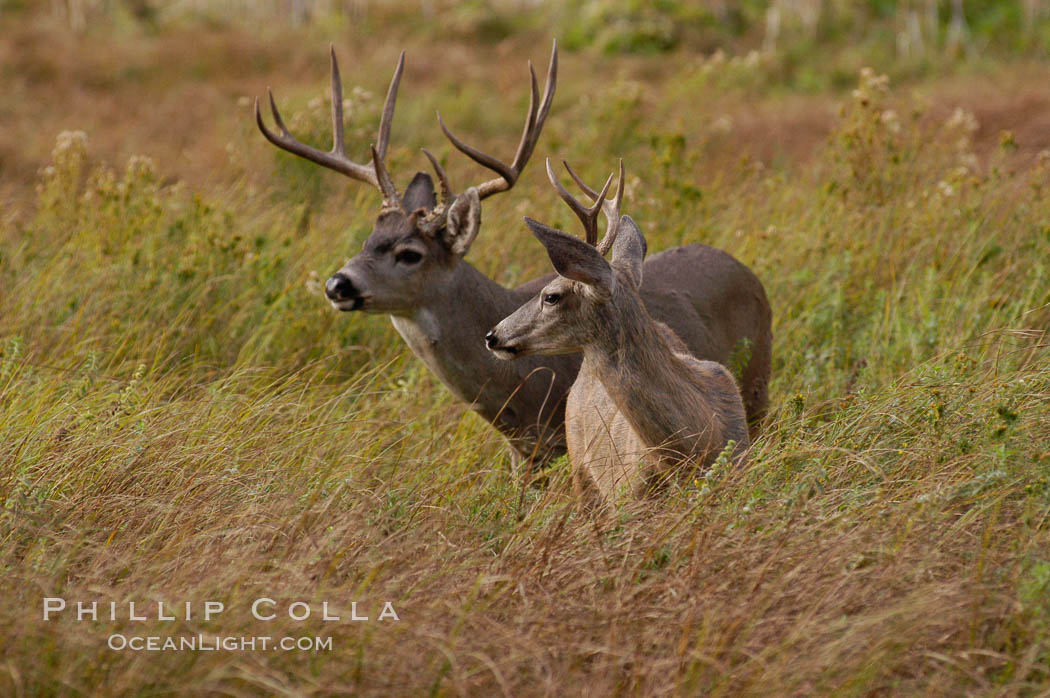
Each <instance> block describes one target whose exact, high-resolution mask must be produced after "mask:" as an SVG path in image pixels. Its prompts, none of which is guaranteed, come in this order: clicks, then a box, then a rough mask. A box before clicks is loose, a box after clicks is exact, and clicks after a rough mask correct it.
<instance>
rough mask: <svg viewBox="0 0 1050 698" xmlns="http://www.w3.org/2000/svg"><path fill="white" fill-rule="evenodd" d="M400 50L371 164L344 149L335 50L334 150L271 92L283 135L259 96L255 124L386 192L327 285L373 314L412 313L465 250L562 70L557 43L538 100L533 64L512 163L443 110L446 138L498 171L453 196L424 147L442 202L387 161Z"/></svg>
mask: <svg viewBox="0 0 1050 698" xmlns="http://www.w3.org/2000/svg"><path fill="white" fill-rule="evenodd" d="M404 63H405V55H404V53H402V54H401V57H400V59H399V60H398V64H397V68H396V70H395V71H394V77H393V79H392V80H391V82H390V89H389V90H388V91H387V97H386V103H385V105H384V108H383V115H382V118H381V120H380V124H379V132H378V138H377V143H376V144H375V145H373V146H372V148H371V162H369V163H368V164H367V165H366V164H358V163H356V162H353V161H351V160H350V159H349V158H348V157H347V155H346V145H345V143H344V141H343V100H342V83H341V80H340V77H339V65H338V63H337V61H336V57H335V50H334V49H332V130H333V144H332V149H331V151H328V152H325V151H322V150H319V149H317V148H313V147H310V146H307V145H304V144H302V143H300V142H299V141H297V140H295V139H294V138H293V137H292V135H291V134H290V133H289V131H288V129H287V128H286V127H285V125H284V122H283V121H282V120H281V116H280V114H279V113H278V111H277V106H276V104H275V102H274V99H273V94H272V93H270V109H271V111H272V113H273V120H274V122H275V123H276V125H277V128H278V129H279V131H280V133H274V132H272V131H271V130H270V129H269V128H267V126H266V124H265V123H264V122H263V118H262V114H261V112H260V110H259V102H258V100H256V103H255V117H256V122H257V123H258V125H259V128H260V130H262V132H263V135H264V136H266V138H267V139H268V140H269V141H270V142H271V143H273V144H274V145H276V146H277V147H279V148H281V149H283V150H286V151H288V152H290V153H294V154H295V155H298V156H300V157H303V158H306V159H307V160H310V161H311V162H315V163H317V164H318V165H321V166H323V167H327V168H329V169H332V170H335V171H336V172H340V173H342V174H344V175H346V176H347V177H350V178H351V179H356V180H359V181H362V182H366V183H368V184H371V185H372V186H374V187H376V188H378V189H379V191H380V193H381V194H382V196H383V207H382V209H381V210H380V212H379V215H378V216H377V218H376V222H375V226H374V227H373V229H372V233H371V235H369V237H368V239H367V240H366V241H365V244H364V247H363V248H362V250H361V252H359V253H358V254H357V255H356V256H355V257H353V258H352V259H351V260H349V261H348V262H347V263H346V264H345V265H344V266H343V267H342V268H341V269H340V270H339V271H337V272H336V273H334V274H333V275H332V276H331V277H330V278H329V279H328V281H327V282H326V284H325V295H326V296H327V298H328V300H329V301H330V302H331V303H332V305H333V306H335V307H336V308H338V309H339V310H345V311H350V310H362V311H365V312H371V313H388V314H391V315H410V314H411V313H412V312H413V311H414V310H415V309H416V308H417V307H418V306H419V305H420V304H421V303H422V302H423V300H425V299H426V297H427V296H428V295H429V294H432V293H433V292H434V289H436V288H439V287H440V286H441V283H442V279H443V278H444V277H445V276H446V275H448V274H450V273H451V272H452V270H453V269H454V268H455V265H456V264H457V263H458V262H459V260H461V259H462V258H463V256H464V255H466V253H467V251H468V250H469V249H470V245H471V243H473V242H474V238H475V237H476V236H477V234H478V229H479V228H480V227H481V201H482V200H483V199H485V198H487V197H489V196H492V195H493V194H498V193H500V192H504V191H507V190H509V189H510V188H511V187H513V186H514V183H515V182H516V181H517V179H518V177H519V176H520V174H521V171H522V170H523V169H524V167H525V165H526V163H527V162H528V160H529V157H530V156H531V155H532V151H533V150H534V149H535V147H536V142H537V141H538V140H539V136H540V132H541V131H542V129H543V124H544V122H545V121H546V119H547V114H548V112H549V111H550V107H551V102H552V101H553V99H554V89H555V85H556V82H557V73H558V46H557V42H555V43H554V46H553V48H552V50H551V59H550V66H549V68H548V70H547V85H546V88H545V90H544V94H543V98H542V99H541V98H540V94H539V88H538V85H537V82H536V73H535V71H534V70H533V68H532V63H531V62H530V63H529V74H530V77H531V87H532V91H531V94H530V101H529V110H528V115H527V117H526V120H525V128H524V130H523V132H522V136H521V140H520V142H519V143H518V149H517V152H516V153H515V156H514V159H513V161H512V162H511V164H509V165H508V164H506V163H504V162H503V161H501V160H499V159H497V158H495V157H493V156H491V155H488V154H486V153H483V152H481V151H480V150H477V149H476V148H473V147H472V146H470V145H468V144H466V143H464V142H463V141H461V140H460V139H459V138H457V137H456V136H455V135H454V134H453V133H452V132H451V131H450V130H449V129H448V127H447V126H446V125H445V122H444V121H443V120H442V119H441V115H440V114H438V123H439V125H440V126H441V130H442V131H443V132H444V134H445V136H446V137H447V138H448V139H449V141H451V142H452V145H453V146H455V147H456V148H457V149H458V150H459V151H460V152H462V153H464V154H465V155H467V156H468V157H470V158H471V159H472V160H474V161H475V162H477V163H479V164H480V165H482V166H484V167H486V168H488V169H490V170H493V171H494V172H496V173H497V174H498V175H499V176H498V177H496V178H495V179H491V180H488V181H485V182H482V183H481V184H479V185H477V186H473V187H470V188H468V189H466V190H465V191H463V192H461V193H459V194H456V193H454V192H453V190H452V186H451V185H450V183H449V179H448V176H447V175H446V174H445V171H444V169H443V168H442V167H441V165H440V163H439V162H438V160H437V158H435V157H434V156H433V155H432V154H431V153H430V152H429V151H427V150H426V149H424V150H423V153H424V154H425V155H426V157H427V159H428V160H429V161H430V163H431V165H432V166H433V168H434V171H435V173H436V174H437V177H438V181H439V182H440V186H441V201H440V202H439V201H438V197H437V194H436V192H435V190H434V183H433V180H432V179H431V178H430V176H429V175H428V174H426V173H424V172H418V173H416V175H415V177H414V178H413V179H412V181H411V182H410V183H409V185H408V187H407V188H406V189H405V193H404V194H403V195H402V194H400V193H399V192H398V190H397V188H396V187H395V185H394V182H393V179H392V178H391V176H390V174H389V172H387V169H386V165H385V163H384V157H385V155H386V150H387V144H388V142H389V139H390V126H391V122H392V120H393V116H394V102H395V101H396V99H397V90H398V85H399V84H400V82H401V73H402V71H403V69H404Z"/></svg>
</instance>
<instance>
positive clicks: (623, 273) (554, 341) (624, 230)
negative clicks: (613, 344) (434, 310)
mask: <svg viewBox="0 0 1050 698" xmlns="http://www.w3.org/2000/svg"><path fill="white" fill-rule="evenodd" d="M565 167H566V169H567V170H568V171H569V174H570V175H571V176H572V178H573V180H575V181H576V184H577V185H579V186H580V188H581V189H583V190H584V191H585V192H586V193H587V194H588V195H589V196H590V197H591V198H592V199H594V201H595V203H594V205H593V206H591V207H590V208H588V207H585V206H583V205H582V204H581V203H580V202H578V201H577V200H576V199H574V198H573V197H572V196H571V195H570V194H569V193H568V192H567V191H566V190H565V188H564V187H562V186H561V183H559V182H558V179H557V177H555V175H554V170H553V169H552V168H551V164H550V160H548V161H547V175H548V176H549V177H550V180H551V184H553V185H554V188H555V189H557V191H558V193H559V195H561V197H562V199H564V200H565V202H566V203H567V204H568V205H569V207H570V208H571V209H572V210H573V211H574V212H575V213H576V215H577V216H578V217H579V218H580V221H581V222H582V223H583V227H584V230H585V232H586V239H585V240H581V239H579V238H577V237H574V236H572V235H568V234H566V233H563V232H562V231H560V230H556V229H554V228H551V227H549V226H547V225H544V224H543V223H540V222H539V221H535V220H533V219H531V218H525V224H526V225H527V226H528V227H529V229H530V230H531V231H532V234H533V235H535V236H536V238H537V239H538V240H539V241H540V242H541V243H543V246H544V247H545V248H546V249H547V254H548V256H549V257H550V259H551V262H552V263H553V264H554V268H555V270H557V272H558V276H557V277H556V278H555V279H553V280H552V281H551V282H550V283H548V284H547V285H546V286H545V287H544V288H543V290H542V291H540V293H539V294H538V295H537V296H536V297H535V298H534V299H533V300H531V301H529V302H528V303H526V304H524V305H523V306H521V307H520V308H518V310H516V311H515V312H514V313H512V314H511V315H509V316H508V317H506V318H504V319H503V321H502V322H500V323H499V324H498V325H496V327H494V328H493V329H492V331H490V332H489V333H488V335H486V337H485V344H486V346H487V347H488V348H489V350H491V351H492V352H493V353H494V354H495V355H496V356H498V357H499V358H501V359H514V358H517V357H519V356H524V355H527V354H568V353H573V352H577V351H581V350H583V348H584V347H585V346H586V345H587V344H589V343H590V342H593V341H594V340H595V339H596V338H599V337H602V336H604V335H605V334H607V333H608V331H609V326H610V323H611V322H614V317H615V314H616V311H613V310H611V306H613V305H614V304H615V299H616V298H617V297H618V296H623V295H624V294H634V295H637V293H638V289H639V288H640V287H641V285H642V261H643V260H644V259H645V253H646V242H645V237H644V236H643V235H642V231H641V230H640V229H639V228H638V226H637V225H636V224H635V222H634V221H633V220H631V218H630V217H629V216H623V217H620V204H621V201H622V199H623V182H624V170H623V161H622V160H621V161H620V176H619V185H618V187H617V193H616V197H615V198H614V199H613V200H612V201H611V202H606V201H605V197H606V194H607V192H608V190H609V184H610V183H611V182H612V175H610V176H609V179H608V180H606V182H605V187H604V188H603V189H602V191H601V192H600V193H597V192H595V191H594V190H593V189H591V188H590V187H588V186H587V185H585V184H584V183H583V182H582V181H581V180H580V179H579V177H577V176H576V173H575V172H573V171H572V169H571V168H570V167H569V166H568V164H567V163H566V164H565ZM600 210H604V212H605V215H606V218H607V219H608V226H607V228H606V232H605V236H604V237H603V238H602V241H601V242H597V237H598V235H597V216H598V212H599V211H600ZM610 250H611V251H612V259H611V261H606V259H605V254H606V253H607V252H609V251H610Z"/></svg>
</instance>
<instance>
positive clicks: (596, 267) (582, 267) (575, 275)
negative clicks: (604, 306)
mask: <svg viewBox="0 0 1050 698" xmlns="http://www.w3.org/2000/svg"><path fill="white" fill-rule="evenodd" d="M525 225H527V226H529V230H531V231H532V234H533V235H535V236H536V238H537V239H538V240H539V241H540V242H542V243H543V246H544V247H546V248H547V255H548V256H549V257H550V258H551V262H552V263H553V264H554V268H555V269H557V270H558V273H559V274H560V275H562V276H564V277H565V278H566V279H572V280H573V281H579V282H581V283H585V284H587V285H588V286H594V287H596V288H598V289H601V290H602V291H604V292H606V293H611V292H612V288H613V283H614V281H613V273H612V268H611V267H609V263H608V262H606V261H605V258H604V257H602V256H601V255H600V254H598V250H596V249H594V248H593V247H591V246H590V245H588V244H587V243H586V242H584V241H583V240H581V239H579V238H577V237H573V236H572V235H567V234H565V233H563V232H561V231H560V230H555V229H554V228H551V227H549V226H546V225H544V224H543V223H540V222H539V221H534V220H532V219H531V218H528V217H526V218H525Z"/></svg>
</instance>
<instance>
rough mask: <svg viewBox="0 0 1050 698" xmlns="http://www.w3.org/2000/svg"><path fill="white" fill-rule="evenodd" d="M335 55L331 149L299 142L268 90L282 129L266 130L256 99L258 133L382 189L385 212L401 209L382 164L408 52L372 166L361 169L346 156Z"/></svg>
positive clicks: (389, 94) (388, 101)
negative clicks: (389, 209)
mask: <svg viewBox="0 0 1050 698" xmlns="http://www.w3.org/2000/svg"><path fill="white" fill-rule="evenodd" d="M331 53H332V149H331V150H330V151H327V152H326V151H323V150H320V149H318V148H314V147H312V146H308V145H305V144H303V143H300V142H299V141H297V140H296V139H295V138H294V137H293V136H292V134H291V133H290V132H289V131H288V128H287V127H286V126H285V125H284V121H283V120H282V119H281V114H280V112H278V111H277V103H276V102H275V101H274V98H273V91H272V90H270V89H267V93H268V94H269V96H270V111H271V113H272V114H273V120H274V123H276V124H277V128H278V129H280V133H274V132H273V131H271V130H270V129H268V128H267V127H266V124H265V123H264V122H263V118H262V111H261V110H260V109H259V99H258V98H256V99H255V121H256V123H257V124H258V125H259V130H260V131H262V133H263V135H264V136H266V140H268V141H270V142H271V143H273V144H274V145H275V146H277V147H278V148H280V149H281V150H286V151H288V152H289V153H293V154H295V155H298V156H299V157H301V158H305V159H307V160H309V161H310V162H314V163H317V164H318V165H321V166H322V167H327V168H328V169H330V170H335V171H336V172H339V173H341V174H344V175H346V176H347V177H350V178H351V179H356V180H358V181H361V182H365V183H367V184H371V185H372V186H374V187H376V188H378V189H379V191H380V193H382V195H383V207H384V208H401V207H402V206H401V196H400V194H398V193H397V188H396V187H395V186H394V182H393V180H392V179H391V178H390V173H389V172H387V169H386V165H385V163H384V162H383V160H384V158H385V157H386V148H387V144H388V143H389V142H390V126H391V123H392V122H393V120H394V103H395V102H396V101H397V88H398V86H399V85H400V84H401V73H402V71H403V70H404V67H405V52H404V51H402V52H401V57H400V58H399V59H398V61H397V68H396V69H395V70H394V77H393V79H392V80H391V81H390V89H388V90H387V93H386V103H385V104H384V105H383V116H382V119H380V121H379V133H378V139H377V142H376V144H375V145H373V146H372V162H371V164H370V165H362V164H359V163H356V162H354V161H352V160H351V159H350V158H348V157H347V155H346V143H345V141H344V140H343V84H342V80H341V79H340V77H339V63H338V61H336V58H335V47H334V46H332V47H331Z"/></svg>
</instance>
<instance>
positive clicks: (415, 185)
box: [401, 172, 437, 213]
mask: <svg viewBox="0 0 1050 698" xmlns="http://www.w3.org/2000/svg"><path fill="white" fill-rule="evenodd" d="M401 201H402V206H403V207H404V209H405V210H406V211H408V212H410V213H411V212H412V211H416V210H418V209H424V210H426V211H433V210H434V207H435V206H437V197H436V196H435V195H434V181H433V180H432V179H430V175H428V174H427V173H426V172H417V173H416V176H415V177H413V178H412V181H411V182H410V183H409V185H408V189H405V195H404V196H403V197H402V198H401Z"/></svg>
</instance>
